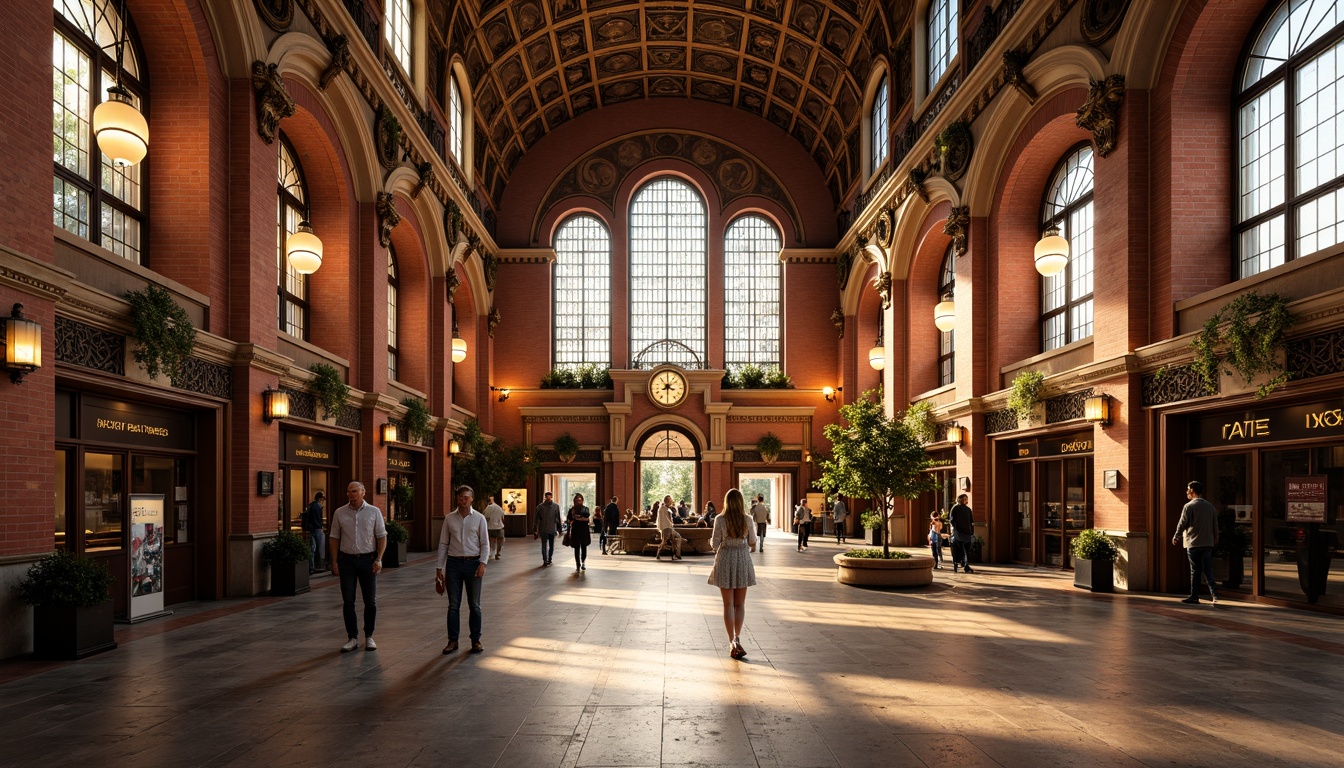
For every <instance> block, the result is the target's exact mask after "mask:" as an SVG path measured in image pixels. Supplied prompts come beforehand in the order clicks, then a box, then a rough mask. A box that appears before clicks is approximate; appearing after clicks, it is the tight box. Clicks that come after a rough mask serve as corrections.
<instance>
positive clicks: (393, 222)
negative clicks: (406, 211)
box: [374, 192, 401, 248]
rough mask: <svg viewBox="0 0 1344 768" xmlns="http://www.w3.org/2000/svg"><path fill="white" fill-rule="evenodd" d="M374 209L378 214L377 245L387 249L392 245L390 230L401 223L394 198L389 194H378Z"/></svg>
mask: <svg viewBox="0 0 1344 768" xmlns="http://www.w3.org/2000/svg"><path fill="white" fill-rule="evenodd" d="M374 207H375V210H377V212H378V243H379V244H380V245H382V246H383V247H384V248H387V247H389V246H391V245H392V230H393V229H396V226H397V225H398V224H400V223H401V214H400V213H397V201H396V198H394V197H393V196H392V193H390V192H379V193H378V200H377V202H376V203H374Z"/></svg>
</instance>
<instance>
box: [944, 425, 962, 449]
mask: <svg viewBox="0 0 1344 768" xmlns="http://www.w3.org/2000/svg"><path fill="white" fill-rule="evenodd" d="M964 438H965V435H964V434H963V430H962V428H961V427H959V426H957V425H956V424H953V425H952V426H950V427H948V428H947V442H949V443H952V444H953V445H961V441H962V440H963V439H964Z"/></svg>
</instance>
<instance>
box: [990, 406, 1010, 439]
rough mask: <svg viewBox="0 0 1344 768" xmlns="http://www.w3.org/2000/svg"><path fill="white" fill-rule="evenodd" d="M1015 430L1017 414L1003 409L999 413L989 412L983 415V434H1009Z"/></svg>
mask: <svg viewBox="0 0 1344 768" xmlns="http://www.w3.org/2000/svg"><path fill="white" fill-rule="evenodd" d="M1014 429H1017V414H1016V413H1014V412H1013V411H1011V410H1009V409H1007V408H1004V409H1003V410H1001V411H990V412H989V413H986V414H985V432H986V433H988V434H991V435H992V434H994V433H996V432H1011V431H1012V430H1014Z"/></svg>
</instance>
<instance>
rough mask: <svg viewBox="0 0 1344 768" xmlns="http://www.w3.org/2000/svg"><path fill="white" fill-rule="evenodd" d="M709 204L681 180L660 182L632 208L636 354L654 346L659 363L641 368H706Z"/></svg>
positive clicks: (632, 344)
mask: <svg viewBox="0 0 1344 768" xmlns="http://www.w3.org/2000/svg"><path fill="white" fill-rule="evenodd" d="M707 226H708V225H707V217H706V214H705V204H704V201H703V200H701V199H700V195H699V194H698V193H697V192H696V191H695V190H694V189H692V188H691V187H690V185H688V184H687V183H686V182H684V181H681V180H680V179H673V178H666V177H665V178H661V179H655V180H654V181H651V182H649V183H648V184H646V185H644V186H643V187H642V188H640V190H639V191H638V192H637V193H635V198H634V201H633V202H632V203H631V205H630V352H631V356H632V357H634V356H639V354H640V352H641V351H643V350H644V349H645V348H646V347H649V346H650V345H652V344H653V343H654V342H658V341H663V340H668V341H672V342H675V343H674V344H672V345H664V346H663V347H661V349H662V350H663V351H662V352H660V353H659V354H658V355H657V358H658V359H651V358H649V357H642V358H641V363H642V364H644V365H646V366H648V365H658V364H661V363H675V364H677V365H682V366H686V367H694V368H701V367H704V365H705V362H706V361H705V346H706V331H705V326H706V318H705V315H706V311H707V307H706V297H707V295H708V292H709V276H708V272H707V270H708V255H707V249H708V231H707Z"/></svg>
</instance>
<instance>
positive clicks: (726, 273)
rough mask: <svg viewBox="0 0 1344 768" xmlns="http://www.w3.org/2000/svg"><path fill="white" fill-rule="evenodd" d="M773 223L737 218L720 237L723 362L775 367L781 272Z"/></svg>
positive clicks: (735, 365) (731, 366) (733, 367)
mask: <svg viewBox="0 0 1344 768" xmlns="http://www.w3.org/2000/svg"><path fill="white" fill-rule="evenodd" d="M779 250H780V240H779V232H778V231H776V230H775V226H774V225H773V224H771V223H770V222H769V221H767V220H766V219H765V218H764V217H762V216H755V215H752V216H743V217H741V218H739V219H737V220H736V221H734V222H733V223H732V224H730V225H729V226H728V232H727V233H726V234H725V235H724V238H723V365H724V367H725V368H727V369H729V370H736V369H738V368H741V367H742V366H744V365H747V364H754V365H759V366H761V367H762V368H780V367H782V366H781V362H782V361H781V360H780V350H779V326H780V308H781V293H782V292H781V287H782V283H783V274H782V273H781V271H780V266H779Z"/></svg>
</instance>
